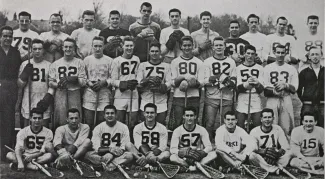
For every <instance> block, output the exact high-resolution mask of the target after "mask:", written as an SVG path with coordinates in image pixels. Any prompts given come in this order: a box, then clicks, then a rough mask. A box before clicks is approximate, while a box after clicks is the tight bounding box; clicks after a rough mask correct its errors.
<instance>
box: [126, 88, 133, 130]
mask: <svg viewBox="0 0 325 179" xmlns="http://www.w3.org/2000/svg"><path fill="white" fill-rule="evenodd" d="M130 91H131V94H130V111H129V116H128V125H127V126H128V127H130V125H131V114H132V100H133V90H130Z"/></svg>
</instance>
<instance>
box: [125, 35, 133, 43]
mask: <svg viewBox="0 0 325 179" xmlns="http://www.w3.org/2000/svg"><path fill="white" fill-rule="evenodd" d="M126 41H131V42H133V43H134V39H133V37H132V36H129V35H127V36H125V37H124V39H123V44H124V43H125V42H126Z"/></svg>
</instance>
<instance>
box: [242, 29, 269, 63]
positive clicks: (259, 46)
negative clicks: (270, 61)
mask: <svg viewBox="0 0 325 179" xmlns="http://www.w3.org/2000/svg"><path fill="white" fill-rule="evenodd" d="M240 38H242V39H244V40H246V41H247V42H249V43H250V44H251V45H253V46H254V47H255V48H256V53H257V55H258V56H259V57H260V58H261V60H266V59H267V55H268V54H267V42H266V35H265V34H262V33H260V32H256V33H251V32H246V33H245V34H243V35H241V36H240Z"/></svg>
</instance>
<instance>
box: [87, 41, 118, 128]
mask: <svg viewBox="0 0 325 179" xmlns="http://www.w3.org/2000/svg"><path fill="white" fill-rule="evenodd" d="M103 48H104V38H103V37H98V36H95V37H94V38H93V40H92V50H93V54H92V55H89V56H87V57H86V58H85V59H84V62H85V69H86V75H87V88H86V89H85V92H84V95H83V105H82V107H83V109H84V115H85V120H86V123H87V124H88V125H89V126H90V129H93V128H94V127H95V126H96V125H97V124H99V123H100V122H102V121H99V120H100V119H103V116H104V107H105V106H107V105H108V104H110V103H112V101H110V96H111V95H112V94H111V90H110V89H109V88H108V87H109V86H111V85H112V84H111V80H110V78H111V67H112V63H113V59H111V58H110V57H108V56H106V55H103ZM96 108H97V109H96ZM95 111H97V118H96V121H97V122H96V124H94V117H95Z"/></svg>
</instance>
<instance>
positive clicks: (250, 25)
mask: <svg viewBox="0 0 325 179" xmlns="http://www.w3.org/2000/svg"><path fill="white" fill-rule="evenodd" d="M248 21H249V22H248V28H249V30H251V31H257V26H258V24H259V22H258V19H257V18H255V17H251V18H249V19H248Z"/></svg>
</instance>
